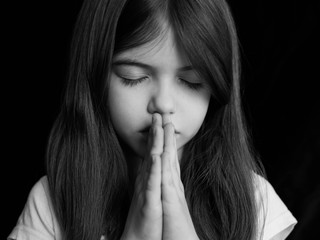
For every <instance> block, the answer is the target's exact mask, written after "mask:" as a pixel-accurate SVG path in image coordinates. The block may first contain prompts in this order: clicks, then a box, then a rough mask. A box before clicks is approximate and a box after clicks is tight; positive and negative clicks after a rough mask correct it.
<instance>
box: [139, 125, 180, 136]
mask: <svg viewBox="0 0 320 240" xmlns="http://www.w3.org/2000/svg"><path fill="white" fill-rule="evenodd" d="M149 130H150V126H149V127H146V128H144V129H143V130H141V131H140V133H142V134H149ZM174 133H175V134H180V132H178V131H174Z"/></svg>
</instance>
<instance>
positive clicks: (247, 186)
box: [47, 0, 259, 240]
mask: <svg viewBox="0 0 320 240" xmlns="http://www.w3.org/2000/svg"><path fill="white" fill-rule="evenodd" d="M163 20H164V21H166V22H167V23H168V25H169V26H170V27H171V28H172V29H173V31H174V33H175V35H176V39H177V42H178V43H179V44H180V45H181V47H182V48H183V49H184V50H185V53H186V54H187V56H188V58H189V60H190V62H191V63H192V65H193V66H194V68H195V69H196V70H197V71H198V73H199V75H200V76H201V77H202V78H203V79H204V80H205V81H206V82H207V83H208V84H209V86H210V88H211V93H212V95H211V99H210V104H209V110H208V113H207V115H206V118H205V120H204V122H203V124H202V127H201V129H200V130H199V132H198V133H197V134H196V136H195V137H194V138H193V139H192V140H191V141H190V142H189V143H187V144H186V146H185V150H184V153H183V157H182V162H181V168H182V181H183V183H184V186H185V192H186V199H187V202H188V205H189V210H190V213H191V215H192V218H193V222H194V225H195V228H196V231H197V234H198V236H199V238H200V239H238V240H240V239H246V240H247V239H253V238H254V237H255V234H256V228H257V210H256V206H255V199H254V180H253V178H254V174H253V173H254V172H259V168H258V165H257V164H256V161H255V157H254V154H253V151H252V149H251V148H250V146H251V144H250V142H249V137H248V134H247V129H246V126H245V122H244V118H243V115H242V109H241V102H240V84H239V82H240V60H239V52H238V40H237V34H236V30H235V26H234V23H233V19H232V16H231V13H230V9H229V7H228V5H227V3H226V2H225V1H224V0H210V1H209V0H154V1H150V0H85V1H84V3H83V6H82V9H81V11H80V14H79V17H78V20H77V23H76V27H75V30H74V37H73V41H72V45H71V54H70V66H69V74H68V82H67V86H66V93H65V98H64V100H63V103H62V108H61V112H60V114H59V116H58V118H57V120H56V122H55V124H54V127H53V129H52V132H51V135H50V138H49V143H48V149H47V176H48V180H49V187H50V192H51V197H52V203H53V206H54V210H55V214H56V216H57V219H58V221H59V223H60V227H61V230H62V233H63V236H64V238H65V239H68V240H70V239H72V240H78V239H79V240H80V239H81V240H83V239H90V240H92V239H100V237H101V235H106V237H107V238H108V239H119V238H120V236H121V233H122V230H123V228H124V225H125V221H126V217H127V213H128V207H129V204H130V200H131V195H130V193H129V177H128V171H127V163H126V159H125V155H124V152H123V149H122V148H121V144H120V142H119V140H118V138H117V135H116V132H115V130H114V129H113V126H112V124H111V121H110V114H109V110H108V102H107V99H108V79H109V76H110V72H111V67H112V58H113V56H114V55H115V54H117V53H119V52H121V51H124V50H127V49H130V48H133V47H137V46H140V45H142V44H144V43H147V42H150V41H152V40H155V39H157V38H158V37H159V36H161V34H163V32H164V29H163Z"/></svg>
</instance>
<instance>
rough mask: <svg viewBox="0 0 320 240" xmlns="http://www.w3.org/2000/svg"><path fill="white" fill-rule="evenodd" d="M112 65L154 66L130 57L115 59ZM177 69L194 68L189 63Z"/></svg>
mask: <svg viewBox="0 0 320 240" xmlns="http://www.w3.org/2000/svg"><path fill="white" fill-rule="evenodd" d="M112 65H114V66H121V65H127V66H134V67H140V68H144V69H147V70H153V69H154V67H153V66H151V65H148V64H146V63H142V62H138V61H136V60H131V59H121V60H116V61H114V62H113V63H112ZM177 70H178V71H181V72H186V71H191V70H194V68H193V67H192V66H191V65H188V66H184V67H180V68H178V69H177Z"/></svg>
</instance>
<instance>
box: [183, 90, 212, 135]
mask: <svg viewBox="0 0 320 240" xmlns="http://www.w3.org/2000/svg"><path fill="white" fill-rule="evenodd" d="M209 101H210V94H209V93H205V94H203V95H200V96H195V97H193V98H190V99H189V103H188V104H186V105H185V108H184V112H185V114H184V117H183V119H182V121H183V123H182V124H183V125H184V129H186V137H187V138H188V141H189V140H191V138H192V137H194V136H195V135H196V133H197V132H198V130H199V129H200V127H201V125H202V123H203V121H204V119H205V116H206V114H207V111H208V107H209ZM186 119H188V120H186Z"/></svg>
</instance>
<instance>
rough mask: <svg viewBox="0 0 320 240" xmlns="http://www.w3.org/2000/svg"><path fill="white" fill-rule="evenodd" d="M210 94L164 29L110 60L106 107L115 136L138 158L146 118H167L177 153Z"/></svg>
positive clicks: (195, 126)
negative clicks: (157, 37)
mask: <svg viewBox="0 0 320 240" xmlns="http://www.w3.org/2000/svg"><path fill="white" fill-rule="evenodd" d="M209 100H210V92H209V90H208V88H207V87H206V84H205V82H204V81H203V80H202V79H200V78H199V77H198V75H197V74H196V72H195V70H194V69H192V66H191V65H190V64H189V63H188V60H187V58H186V56H185V54H184V53H183V52H182V51H181V50H180V49H179V46H178V44H177V43H176V42H175V39H174V34H173V33H172V31H171V30H169V31H168V32H167V33H166V35H165V36H164V38H163V39H161V41H158V42H151V43H148V44H145V45H142V46H139V47H137V48H133V49H130V50H127V51H124V52H121V53H120V54H118V55H115V56H114V58H113V69H112V75H111V79H110V92H109V99H108V101H109V108H110V113H111V120H112V123H113V125H114V128H115V130H116V132H117V134H118V135H119V137H120V138H121V139H122V140H123V141H124V142H125V143H126V144H127V145H128V146H129V147H131V148H132V150H133V151H134V152H135V153H136V154H137V155H138V156H139V157H143V156H144V155H145V151H146V149H147V148H146V143H147V137H148V129H149V127H150V126H151V120H152V114H153V113H156V112H157V113H160V114H162V115H163V114H170V115H171V119H172V123H173V124H174V126H175V130H176V141H177V148H178V149H177V150H178V155H179V157H180V156H181V153H182V150H183V146H184V145H185V144H186V143H187V142H188V141H190V140H191V139H192V137H194V136H195V134H196V133H197V132H198V130H199V128H200V127H201V124H202V122H203V120H204V118H205V116H206V113H207V110H208V105H209Z"/></svg>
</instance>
